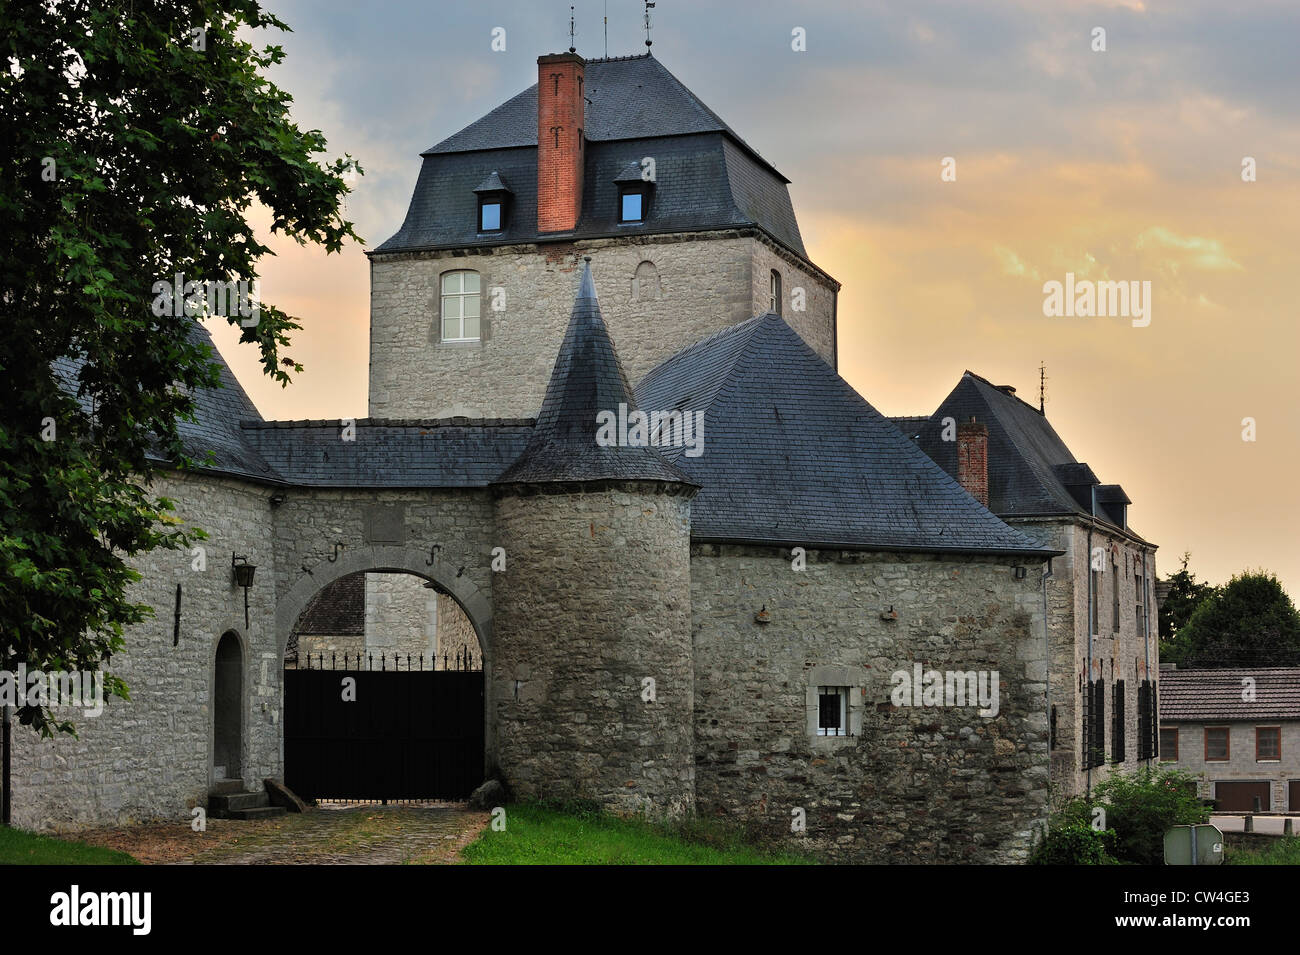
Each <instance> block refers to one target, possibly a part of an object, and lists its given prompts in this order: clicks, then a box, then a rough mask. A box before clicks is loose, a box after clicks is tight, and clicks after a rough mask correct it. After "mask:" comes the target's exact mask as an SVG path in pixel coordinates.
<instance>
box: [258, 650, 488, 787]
mask: <svg viewBox="0 0 1300 955" xmlns="http://www.w3.org/2000/svg"><path fill="white" fill-rule="evenodd" d="M349 678H350V679H353V680H355V681H356V691H355V700H352V701H348V700H344V698H343V693H344V686H345V682H344V681H345V680H346V679H349ZM483 715H484V714H483V671H482V670H356V669H341V670H322V669H296V670H285V671H284V768H285V783H286V784H287V785H288V787H289V788H290V789H292V790H293V791H294V792H296V793H297V794H298V795H299V796H301V797H302V798H304V799H358V800H361V799H366V800H371V799H378V800H382V799H392V800H397V799H452V800H454V799H464V798H465V797H467V796H468V795H469V794H470V793H471V792H473V790H474V789H475V787H477V786H478V785H479V783H481V782H482V781H483Z"/></svg>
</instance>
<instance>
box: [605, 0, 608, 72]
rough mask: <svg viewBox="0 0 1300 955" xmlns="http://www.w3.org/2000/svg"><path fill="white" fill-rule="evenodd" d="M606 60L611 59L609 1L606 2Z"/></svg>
mask: <svg viewBox="0 0 1300 955" xmlns="http://www.w3.org/2000/svg"><path fill="white" fill-rule="evenodd" d="M605 59H607V60H608V59H609V0H605Z"/></svg>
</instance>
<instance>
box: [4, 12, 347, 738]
mask: <svg viewBox="0 0 1300 955" xmlns="http://www.w3.org/2000/svg"><path fill="white" fill-rule="evenodd" d="M286 29H288V28H287V26H286V25H285V24H284V23H282V22H281V21H280V20H278V19H277V18H275V17H274V16H271V15H270V14H268V13H266V12H264V11H263V10H262V9H261V7H260V5H259V4H258V3H257V2H256V0H208V2H202V0H176V2H166V0H153V2H150V0H133V2H130V3H125V2H104V0H63V2H59V3H47V2H44V0H41V2H32V0H6V2H5V3H3V4H0V49H2V51H3V57H4V59H5V63H4V68H3V69H0V142H3V143H4V148H3V151H2V152H0V307H2V308H3V311H4V315H3V317H4V321H3V323H2V324H0V336H2V337H0V576H2V578H3V580H4V584H3V589H0V669H9V670H12V669H14V668H15V666H16V664H17V663H18V662H25V663H26V664H27V666H28V667H29V668H31V669H41V670H96V669H101V668H102V667H103V666H104V665H105V664H106V663H107V661H108V660H109V658H110V657H111V656H112V654H113V653H115V652H117V651H119V650H121V649H122V647H123V629H124V628H125V627H128V626H130V625H133V624H137V623H140V622H141V621H143V620H144V619H145V618H146V617H147V616H148V615H149V614H150V613H151V610H150V608H149V607H147V606H145V605H142V604H138V603H134V602H133V601H132V600H131V598H130V595H129V592H128V591H129V587H130V584H131V583H132V582H133V581H134V580H136V579H138V576H139V575H138V574H137V573H136V572H135V571H134V570H132V568H131V567H130V565H129V561H130V558H133V557H135V556H137V555H140V554H143V553H145V552H147V551H150V550H152V549H154V548H159V547H171V548H175V547H180V546H185V545H187V544H188V543H189V542H190V541H191V540H192V539H193V537H195V536H197V535H195V534H194V533H192V532H186V531H185V530H183V529H182V528H181V527H180V526H179V522H178V521H177V520H176V519H175V517H174V516H172V515H171V513H170V512H171V511H172V510H173V505H172V502H170V501H168V500H166V499H165V498H163V497H160V496H155V495H153V494H151V492H150V490H149V485H150V478H151V477H152V476H153V475H154V474H155V473H156V469H157V467H158V466H159V462H171V463H174V464H178V465H181V466H186V465H193V464H194V463H195V462H192V461H189V459H188V458H187V457H186V454H185V449H184V447H183V446H182V443H181V441H180V437H179V435H178V430H177V419H178V418H185V417H190V416H191V415H192V411H193V398H192V395H193V392H194V390H195V389H197V388H204V387H215V386H217V384H218V377H217V372H216V367H217V366H216V365H215V364H214V362H213V360H212V355H211V351H210V350H209V349H208V348H207V347H206V346H204V345H203V344H201V343H200V342H199V341H196V340H195V338H194V337H192V336H191V334H190V331H191V325H192V323H193V322H194V321H195V318H194V317H192V315H189V314H181V315H179V316H177V315H174V314H173V313H172V312H171V311H164V313H163V314H161V315H158V314H155V310H154V309H153V308H152V307H151V306H152V304H153V303H154V299H155V294H154V291H153V289H154V283H156V282H158V281H171V280H172V279H173V277H174V276H175V275H176V274H177V273H182V274H183V275H184V276H186V278H187V279H194V280H210V281H222V282H229V281H238V280H243V281H245V282H248V283H250V285H251V283H253V282H254V281H255V280H256V279H257V276H258V272H257V265H258V260H259V259H260V258H261V256H263V255H265V254H267V253H268V252H269V249H268V248H267V247H266V246H265V245H263V244H262V243H261V242H259V241H258V239H257V238H256V236H255V234H254V228H253V226H252V224H250V222H249V213H250V209H251V208H252V207H253V205H254V204H255V203H260V204H261V205H262V206H264V207H265V208H266V209H268V210H269V211H270V213H271V218H272V226H271V228H272V231H273V232H275V233H280V234H283V235H287V236H290V237H292V238H294V239H295V240H296V241H298V242H299V243H303V244H305V243H314V244H319V245H321V246H323V247H324V248H325V249H326V250H327V251H328V252H337V251H339V250H340V249H341V247H342V245H343V243H344V242H345V241H347V240H349V239H358V237H357V235H356V234H355V232H354V231H353V227H352V224H351V223H350V222H347V221H345V220H344V218H343V216H342V215H341V212H340V202H341V199H342V197H343V195H344V194H345V193H346V192H347V191H348V190H347V186H346V185H345V181H344V176H345V175H347V174H348V172H349V171H350V170H353V169H357V171H360V170H359V168H358V167H357V165H356V163H355V162H354V161H353V160H352V159H351V158H350V157H344V158H341V159H334V160H332V161H324V160H321V159H319V158H318V157H319V154H321V153H323V152H324V150H325V147H326V143H325V139H324V137H323V136H322V135H321V133H320V132H319V131H317V130H310V131H304V130H300V129H299V128H298V127H297V126H296V125H295V124H294V123H293V122H292V120H291V119H290V116H289V105H290V97H289V96H288V95H287V94H285V93H284V92H283V91H281V90H279V89H277V88H276V87H275V86H274V85H272V84H271V83H270V82H269V81H268V80H267V79H266V77H265V75H264V73H265V71H267V70H268V69H269V68H270V67H271V66H272V65H273V64H276V63H278V62H280V61H281V59H282V58H283V51H282V50H281V49H280V48H279V47H277V46H274V45H269V44H268V45H265V46H262V47H257V46H255V45H254V43H253V42H252V41H251V40H252V39H257V38H260V37H264V36H266V35H267V34H266V33H264V32H262V31H273V30H286ZM250 38H251V39H250ZM259 304H260V316H259V320H258V321H257V322H256V324H252V323H248V324H247V327H242V326H241V327H242V332H241V341H243V342H247V343H249V344H250V345H253V346H255V347H257V348H258V349H259V350H260V353H261V361H262V365H263V368H264V370H265V372H266V373H267V374H268V375H270V376H272V377H273V378H275V379H276V380H278V381H280V382H281V383H282V384H283V383H287V382H288V381H289V374H290V371H298V370H301V369H300V367H299V366H298V365H297V364H296V363H295V362H294V361H293V359H291V358H289V357H286V356H284V355H283V351H284V349H285V348H287V347H288V346H289V333H290V332H291V331H292V330H293V329H296V328H298V327H299V326H298V324H297V323H296V322H295V321H294V320H293V319H292V318H291V317H290V316H288V315H286V314H285V313H283V312H282V311H281V310H279V309H278V308H276V307H275V306H274V305H272V304H270V303H268V302H265V301H263V302H260V303H259ZM229 318H230V321H231V323H232V324H236V323H239V322H240V317H239V316H238V315H232V316H229ZM244 321H245V322H247V319H244ZM56 370H58V371H61V372H62V373H64V374H65V375H67V374H69V373H72V374H74V376H75V381H76V382H77V384H76V389H75V390H76V392H77V393H76V395H75V397H74V396H73V395H70V394H69V393H68V391H67V389H66V387H63V386H62V385H61V380H60V378H59V376H58V375H57V374H56ZM65 380H66V379H65ZM197 463H199V464H201V463H202V462H201V461H200V462H197ZM106 689H107V690H108V691H109V693H110V694H112V695H117V696H126V694H127V689H126V687H125V686H123V685H122V683H121V681H120V680H116V679H113V678H110V679H109V681H108V683H107V687H106ZM20 719H21V720H22V721H23V722H25V723H28V724H31V725H33V726H35V727H36V728H38V729H40V730H41V731H42V732H45V733H50V732H53V731H69V730H71V729H72V728H73V727H72V726H71V725H70V723H68V722H67V721H61V720H55V719H54V718H53V717H52V715H51V714H50V713H49V711H48V710H45V709H44V708H39V707H37V708H32V707H28V708H25V709H23V710H21V711H20Z"/></svg>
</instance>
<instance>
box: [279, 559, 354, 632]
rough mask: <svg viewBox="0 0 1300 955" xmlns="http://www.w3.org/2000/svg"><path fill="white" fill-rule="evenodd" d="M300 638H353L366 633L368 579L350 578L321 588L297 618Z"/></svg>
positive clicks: (351, 576)
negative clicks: (311, 635)
mask: <svg viewBox="0 0 1300 955" xmlns="http://www.w3.org/2000/svg"><path fill="white" fill-rule="evenodd" d="M293 632H294V634H295V635H297V634H300V633H301V634H321V635H324V636H351V635H361V634H364V633H365V632H366V575H365V572H364V571H363V572H361V573H358V574H348V575H347V576H346V577H340V578H339V579H338V580H336V581H334V582H333V583H331V584H327V585H326V586H324V587H322V588H321V589H320V590H319V591H318V592H317V593H316V596H315V597H312V599H311V602H310V603H308V604H307V606H306V607H304V608H303V611H302V613H301V614H299V615H298V622H297V624H296V625H295V626H294V628H293Z"/></svg>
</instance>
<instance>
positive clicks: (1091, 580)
mask: <svg viewBox="0 0 1300 955" xmlns="http://www.w3.org/2000/svg"><path fill="white" fill-rule="evenodd" d="M1096 523H1097V485H1095V484H1094V485H1093V486H1092V521H1091V522H1090V523H1089V524H1088V674H1087V676H1088V679H1087V680H1085V681H1084V682H1085V683H1086V684H1087V686H1088V690H1087V693H1088V716H1089V718H1090V721H1091V722H1092V723H1096V721H1097V714H1095V713H1093V712H1092V703H1093V696H1094V694H1093V692H1092V633H1093V631H1092V628H1093V626H1094V625H1095V624H1096V621H1095V620H1093V618H1092V609H1093V607H1094V606H1095V605H1096V603H1097V595H1096V594H1095V593H1094V592H1093V589H1094V587H1095V581H1096V576H1095V571H1093V569H1092V528H1093V526H1094V525H1095V524H1096ZM1091 737H1092V727H1091V726H1085V727H1084V728H1083V738H1084V741H1085V746H1084V753H1085V754H1087V755H1086V757H1085V761H1086V762H1087V764H1088V770H1087V780H1086V782H1085V784H1084V792H1085V795H1089V796H1090V795H1092V754H1091V752H1090V750H1091V748H1092V746H1091Z"/></svg>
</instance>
